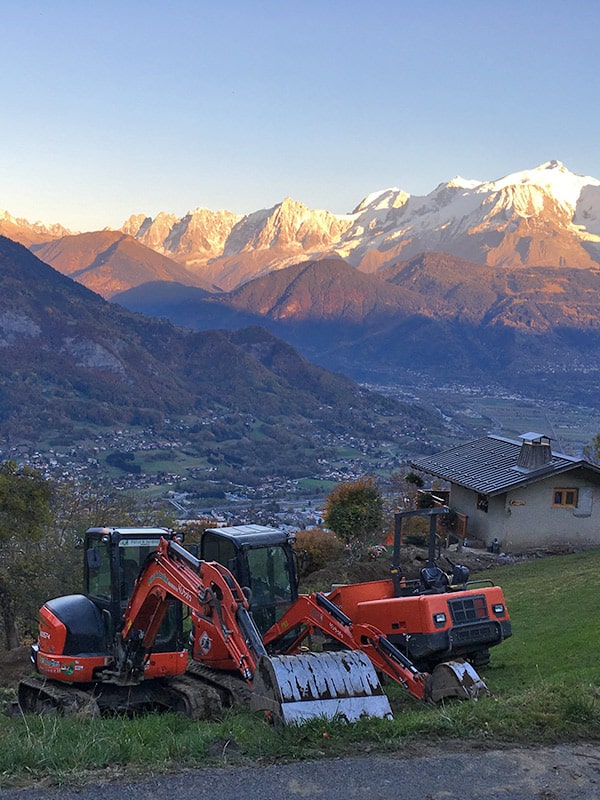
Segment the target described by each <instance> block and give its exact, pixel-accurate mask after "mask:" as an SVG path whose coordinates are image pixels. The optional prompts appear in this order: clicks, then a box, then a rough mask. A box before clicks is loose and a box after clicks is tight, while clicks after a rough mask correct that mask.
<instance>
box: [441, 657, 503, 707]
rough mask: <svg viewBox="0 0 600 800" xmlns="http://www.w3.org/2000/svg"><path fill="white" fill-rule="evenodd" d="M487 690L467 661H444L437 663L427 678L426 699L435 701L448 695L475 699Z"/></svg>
mask: <svg viewBox="0 0 600 800" xmlns="http://www.w3.org/2000/svg"><path fill="white" fill-rule="evenodd" d="M485 694H489V690H488V688H487V686H486V685H485V683H484V682H483V680H482V679H481V678H480V677H479V675H478V674H477V672H476V671H475V670H474V669H473V667H472V666H471V665H470V664H469V663H468V662H467V661H445V662H444V663H443V664H438V665H437V666H436V667H435V669H434V670H433V672H432V673H431V675H430V677H429V679H428V686H427V695H428V699H430V700H432V701H433V702H434V703H437V702H438V701H439V700H444V699H446V698H450V697H457V698H459V699H460V700H477V698H478V697H482V696H483V695H485Z"/></svg>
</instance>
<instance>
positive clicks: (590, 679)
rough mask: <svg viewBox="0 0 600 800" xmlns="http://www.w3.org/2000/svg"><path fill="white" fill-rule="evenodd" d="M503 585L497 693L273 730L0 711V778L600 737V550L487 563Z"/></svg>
mask: <svg viewBox="0 0 600 800" xmlns="http://www.w3.org/2000/svg"><path fill="white" fill-rule="evenodd" d="M486 575H489V577H490V578H492V579H493V580H494V581H495V582H497V583H499V584H500V585H501V586H502V587H503V589H504V593H505V596H506V600H507V605H508V608H509V611H510V614H511V619H512V623H513V631H514V633H513V636H512V638H510V639H508V640H507V641H506V642H504V643H503V644H502V645H500V646H498V647H496V648H494V649H493V650H492V663H491V665H490V667H488V668H487V669H486V670H485V672H483V673H482V676H483V677H484V679H485V681H486V683H487V685H488V687H489V689H490V691H491V695H490V696H489V697H484V698H481V699H480V700H479V701H477V702H475V703H472V702H465V703H459V702H448V703H445V704H442V705H439V706H435V707H430V706H422V705H420V704H419V703H418V702H417V701H415V700H414V699H413V698H411V697H410V696H408V695H407V694H406V693H405V692H404V691H403V690H402V689H401V688H400V687H398V686H395V685H390V684H387V685H386V691H387V692H388V694H389V696H390V700H391V704H392V707H393V709H394V720H393V721H387V720H366V721H361V722H359V723H356V724H353V725H347V724H344V723H342V722H339V721H322V720H313V721H311V722H310V723H308V724H306V725H304V726H302V727H301V728H295V727H294V728H287V729H284V730H277V729H275V728H273V727H272V726H270V725H269V724H268V723H267V722H266V721H265V719H264V718H263V717H262V716H261V715H260V714H252V713H250V712H248V711H243V712H237V713H233V712H228V713H227V714H226V715H225V717H224V719H223V720H222V721H221V722H218V723H203V722H192V721H190V720H188V719H185V718H183V717H178V716H175V715H172V714H163V715H148V716H140V717H136V718H134V719H128V718H125V717H111V718H103V719H99V720H97V719H96V720H85V719H61V718H55V717H54V718H49V717H36V716H28V717H27V718H25V719H22V718H17V719H9V718H0V786H9V785H13V786H14V785H20V784H28V783H31V782H32V781H39V780H42V779H44V780H46V781H49V782H52V783H54V784H57V785H60V784H62V783H73V782H81V781H84V780H86V779H87V778H88V777H93V778H94V780H98V779H99V778H102V776H106V777H114V776H115V775H119V774H121V773H125V772H126V771H127V772H128V774H131V773H132V771H133V772H135V771H137V772H143V773H144V774H148V773H149V772H161V771H166V770H169V769H173V768H175V767H180V766H186V767H202V766H205V765H208V764H227V763H230V764H231V763H250V762H252V763H256V762H257V761H259V762H260V761H263V762H268V761H272V760H273V759H305V758H315V757H323V756H333V755H342V754H344V753H348V754H350V753H351V754H354V755H356V754H357V753H369V752H384V751H386V750H387V751H392V750H397V749H401V748H403V747H404V746H406V744H407V743H411V744H414V743H415V742H419V741H421V742H426V741H428V740H429V741H431V740H435V741H438V740H440V739H442V740H449V739H470V740H477V741H479V742H481V743H488V744H489V745H492V744H494V743H495V742H500V741H504V742H507V741H510V742H518V743H536V742H537V743H542V742H558V741H572V740H575V739H578V738H586V739H600V591H599V589H598V583H599V578H600V549H598V550H594V551H589V552H586V553H580V554H573V555H567V556H556V557H552V558H546V559H541V560H538V561H535V562H527V563H521V564H516V565H514V566H510V567H502V568H501V569H497V570H494V571H490V572H489V573H486Z"/></svg>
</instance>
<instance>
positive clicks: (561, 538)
mask: <svg viewBox="0 0 600 800" xmlns="http://www.w3.org/2000/svg"><path fill="white" fill-rule="evenodd" d="M411 466H412V467H413V468H415V469H418V470H420V471H422V472H425V473H428V474H429V475H432V476H434V477H436V478H439V479H441V480H442V481H447V482H448V483H449V484H450V501H449V502H450V506H451V508H452V509H453V510H454V511H455V512H456V513H457V514H458V515H459V516H460V517H461V519H462V522H463V528H462V531H463V534H464V535H465V536H466V538H467V540H468V539H469V538H471V539H474V540H478V541H479V542H481V543H482V544H483V545H485V546H487V547H491V546H492V544H493V543H494V540H496V544H497V546H498V547H499V548H501V549H502V550H506V551H512V552H519V551H522V550H526V549H530V548H532V547H548V546H556V545H571V546H586V545H587V546H589V545H600V467H599V466H597V465H596V464H593V463H591V462H590V461H587V460H586V459H583V458H573V457H571V456H568V455H565V454H564V453H556V452H553V451H552V446H551V439H550V437H548V436H545V435H543V434H539V433H533V432H530V433H524V434H523V435H522V436H520V437H519V441H515V440H513V439H506V438H503V437H501V436H485V437H483V438H480V439H476V440H475V441H471V442H467V443H466V444H462V445H458V446H457V447H453V448H451V449H449V450H445V451H443V452H441V453H438V454H437V455H434V456H427V457H425V458H420V459H418V460H415V461H412V462H411Z"/></svg>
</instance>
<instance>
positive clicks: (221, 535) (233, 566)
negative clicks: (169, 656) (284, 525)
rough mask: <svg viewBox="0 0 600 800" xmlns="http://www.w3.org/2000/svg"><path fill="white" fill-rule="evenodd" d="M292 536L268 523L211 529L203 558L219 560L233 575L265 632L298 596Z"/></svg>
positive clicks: (203, 541)
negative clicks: (267, 524)
mask: <svg viewBox="0 0 600 800" xmlns="http://www.w3.org/2000/svg"><path fill="white" fill-rule="evenodd" d="M292 543H293V538H292V537H290V536H288V535H287V534H286V533H285V532H284V531H282V530H279V529H278V528H271V527H269V526H266V525H237V526H231V527H224V528H208V529H207V530H206V531H205V532H204V533H203V535H202V539H201V543H200V557H201V559H202V560H204V561H216V562H218V563H219V564H222V565H223V566H224V567H227V569H228V570H229V571H230V572H231V573H232V574H233V576H234V577H235V579H236V581H237V582H238V583H239V585H240V586H241V587H242V591H243V592H244V593H245V594H246V597H247V598H248V602H249V604H250V610H251V613H252V616H253V618H254V622H255V624H256V627H257V628H258V629H259V631H260V633H261V634H263V633H265V631H267V630H268V629H269V628H270V627H271V626H272V625H274V624H275V623H276V622H277V621H278V620H279V619H280V618H281V617H282V616H283V614H285V612H286V611H287V610H288V608H289V607H290V606H291V605H292V604H293V603H295V602H296V600H297V599H298V581H297V577H296V574H297V571H296V564H295V560H294V550H293V547H292Z"/></svg>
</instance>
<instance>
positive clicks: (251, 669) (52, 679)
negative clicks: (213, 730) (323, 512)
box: [19, 526, 485, 724]
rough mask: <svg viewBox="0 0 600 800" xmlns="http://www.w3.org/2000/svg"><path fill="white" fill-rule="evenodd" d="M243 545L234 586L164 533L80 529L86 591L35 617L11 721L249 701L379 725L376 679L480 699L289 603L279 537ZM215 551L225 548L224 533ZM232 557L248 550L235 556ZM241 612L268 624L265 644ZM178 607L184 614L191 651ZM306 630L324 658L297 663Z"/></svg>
mask: <svg viewBox="0 0 600 800" xmlns="http://www.w3.org/2000/svg"><path fill="white" fill-rule="evenodd" d="M250 527H252V526H250ZM255 527H257V528H260V526H255ZM217 530H218V529H217ZM230 531H231V529H230ZM234 531H235V533H236V534H238V533H239V534H240V535H238V536H237V539H238V545H240V542H241V540H244V539H247V538H248V537H247V536H246V533H247V531H245V530H242V531H241V533H240V529H234ZM252 533H253V534H254V536H252V535H251V536H250V541H251V542H252V547H251V548H250V550H251V551H252V552H251V556H252V557H251V558H250V559H248V558H246V559H245V563H246V566H247V567H248V566H249V564H250V562H251V563H252V564H253V566H254V568H255V569H254V572H252V571H250V572H248V574H246V575H244V576H243V578H244V585H243V588H242V585H241V584H240V581H239V578H238V579H236V577H235V576H234V573H233V571H232V569H233V568H235V566H236V563H235V561H236V560H235V558H234V557H232V558H230V559H228V560H227V566H225V565H224V564H221V563H219V562H218V561H216V560H210V561H209V560H205V559H204V560H203V559H198V558H197V557H196V556H195V555H193V554H192V553H191V552H189V551H188V550H186V549H185V548H184V547H183V546H182V545H181V543H180V541H178V538H177V537H176V536H175V535H173V534H171V533H169V532H168V531H166V530H165V529H162V528H150V529H149V528H139V529H130V528H92V529H90V530H89V531H88V532H87V534H86V560H85V570H84V577H85V589H86V592H85V594H79V595H69V596H66V597H60V598H56V599H54V600H50V601H48V602H47V603H46V604H45V605H44V606H43V607H42V609H41V610H40V623H39V636H38V641H37V642H36V643H35V644H34V645H33V647H32V660H33V663H34V665H35V668H36V671H37V672H38V673H39V675H38V676H34V677H31V678H28V679H26V680H23V681H22V682H21V684H20V686H19V703H20V706H21V709H22V710H23V711H24V712H43V711H46V710H51V711H53V712H54V713H63V714H69V713H73V712H76V711H82V712H84V713H87V714H92V715H94V714H99V713H101V712H103V711H107V710H108V711H126V712H132V711H136V710H144V709H148V708H166V709H171V710H175V711H181V712H184V713H186V714H188V715H190V716H192V717H194V718H208V719H210V718H216V717H219V715H220V713H221V711H222V708H223V706H228V705H235V704H237V703H248V702H249V703H250V706H251V707H252V708H253V709H257V710H258V709H264V710H267V711H269V712H270V713H271V714H272V716H273V718H274V719H275V721H278V722H282V723H284V724H288V723H290V722H302V721H304V720H307V719H311V718H314V717H321V716H323V717H329V718H332V717H334V716H341V717H344V718H345V719H347V720H349V721H352V720H356V719H358V718H360V717H364V716H377V717H384V718H385V717H391V709H390V705H389V701H388V699H387V697H386V696H385V694H384V692H383V689H382V688H381V684H380V682H379V679H378V676H377V672H376V670H377V671H380V672H384V673H386V674H387V675H388V676H389V677H391V678H392V679H393V680H395V681H397V682H399V683H401V684H402V685H403V686H405V687H406V688H407V689H408V690H409V691H410V692H411V694H413V695H414V696H415V697H418V698H419V699H421V700H429V699H430V700H438V699H441V698H442V697H450V696H456V697H463V698H467V697H476V696H478V695H479V694H481V693H482V692H483V691H485V686H484V685H483V683H482V682H481V680H480V679H479V676H478V675H477V673H475V671H474V670H472V669H470V668H469V667H468V665H463V664H457V665H452V664H450V665H448V664H446V665H443V668H440V669H437V670H436V671H434V673H433V674H432V675H428V674H423V673H421V672H419V670H417V669H416V667H414V665H413V664H412V663H411V661H410V659H408V658H407V657H406V656H405V655H403V654H402V653H401V652H400V651H399V650H397V648H395V647H394V645H393V644H391V643H390V642H388V640H387V639H386V637H385V636H383V634H381V632H380V631H379V630H377V628H376V627H374V626H372V625H369V624H363V623H361V624H359V625H356V624H354V623H353V621H352V620H350V619H349V618H348V617H347V616H346V615H344V614H343V613H342V612H341V611H340V610H339V609H338V608H337V607H336V606H335V605H333V604H332V603H331V602H330V601H329V600H328V599H327V598H326V597H325V596H324V595H319V594H317V595H301V596H298V595H297V591H296V587H295V586H293V584H292V583H290V579H291V577H292V574H291V573H289V572H287V570H286V569H279V567H282V565H283V564H284V563H285V564H287V565H288V566H291V565H292V562H291V561H287V558H288V556H289V555H290V552H289V549H286V548H282V547H281V545H282V543H281V541H279V543H278V544H275V540H276V538H277V536H276V535H278V536H279V538H281V535H282V533H281V531H276V530H275V529H266V528H262V529H260V530H258V531H252ZM257 537H258V539H259V540H260V541H258V540H257ZM235 538H236V536H235V535H234V536H233V539H235ZM215 539H216V540H217V541H219V542H220V543H225V544H226V545H227V546H228V547H231V540H232V537H231V536H230V535H229V536H228V534H227V532H225V533H224V535H221V536H218V535H217V536H216V537H215ZM213 543H214V542H213ZM207 544H210V536H209V538H208V539H207ZM230 553H231V554H232V555H233V554H234V551H233V550H230ZM240 554H243V555H244V556H248V550H247V549H246V550H244V548H243V547H238V555H240ZM286 581H287V583H286ZM278 582H279V583H278ZM261 591H262V595H260V592H261ZM252 598H254V599H255V601H256V604H255V605H254V606H253V602H254V601H253V599H252ZM253 608H255V611H256V613H257V615H258V616H259V617H260V616H261V615H262V617H263V619H268V620H269V622H273V620H274V621H275V624H274V625H271V627H270V630H269V631H267V632H266V633H265V634H264V635H261V633H260V632H259V628H258V627H257V625H256V624H255V621H254V617H253V614H254V611H252V609H253ZM183 609H188V610H189V617H190V642H189V649H188V647H186V646H185V645H184V643H183ZM316 631H318V632H319V633H320V634H321V635H322V636H323V637H324V639H326V640H327V642H330V643H333V646H331V645H329V646H326V647H325V648H324V650H323V651H321V652H302V644H303V642H304V641H305V640H306V638H307V636H308V635H309V634H314V633H315V632H316ZM190 656H191V657H190Z"/></svg>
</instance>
